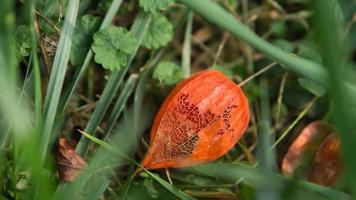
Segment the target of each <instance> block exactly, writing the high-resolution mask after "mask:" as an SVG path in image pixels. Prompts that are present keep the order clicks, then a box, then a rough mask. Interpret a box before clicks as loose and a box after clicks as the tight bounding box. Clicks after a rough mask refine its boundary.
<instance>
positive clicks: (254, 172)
mask: <svg viewBox="0 0 356 200" xmlns="http://www.w3.org/2000/svg"><path fill="white" fill-rule="evenodd" d="M181 171H183V172H187V173H194V174H196V175H199V174H200V175H205V176H209V177H214V178H218V179H222V180H226V181H228V182H231V183H235V182H236V181H237V180H239V179H241V178H243V179H244V180H245V181H247V182H248V183H251V184H253V185H254V186H255V187H261V186H263V185H264V184H265V183H266V182H267V183H268V182H271V181H274V182H275V184H276V186H277V187H278V188H280V189H283V188H286V186H287V185H291V184H294V186H295V187H297V189H298V190H301V192H303V191H305V192H306V191H309V192H312V193H314V194H317V195H318V196H320V197H324V198H323V199H338V200H341V199H344V200H351V197H350V196H349V195H348V194H346V193H343V192H340V191H337V190H333V189H330V188H327V187H323V186H320V185H317V184H313V183H310V182H306V181H299V180H295V179H293V178H290V177H285V176H282V175H279V174H273V176H272V179H270V177H266V176H265V174H264V173H263V172H261V171H260V170H258V169H256V168H254V167H251V166H247V165H243V164H206V165H199V166H196V167H192V168H187V169H181ZM306 195H308V194H306ZM306 199H308V198H306Z"/></svg>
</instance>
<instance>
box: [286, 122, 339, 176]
mask: <svg viewBox="0 0 356 200" xmlns="http://www.w3.org/2000/svg"><path fill="white" fill-rule="evenodd" d="M333 129H334V128H333V126H332V125H330V124H328V123H325V122H322V121H314V122H312V123H310V124H308V126H306V127H305V128H304V129H303V131H302V132H301V133H300V134H299V136H298V137H297V138H296V139H295V140H294V142H293V144H292V145H291V146H290V148H289V149H288V151H287V153H286V155H285V156H284V158H283V160H282V166H281V171H282V173H283V174H284V175H289V176H291V175H293V174H294V172H295V170H296V169H297V168H298V167H300V166H301V165H302V164H303V162H305V161H306V160H308V158H311V157H312V155H313V154H314V153H315V152H316V150H317V149H318V147H319V146H320V144H321V143H322V142H323V140H324V139H325V138H326V137H327V135H328V134H330V133H332V132H333Z"/></svg>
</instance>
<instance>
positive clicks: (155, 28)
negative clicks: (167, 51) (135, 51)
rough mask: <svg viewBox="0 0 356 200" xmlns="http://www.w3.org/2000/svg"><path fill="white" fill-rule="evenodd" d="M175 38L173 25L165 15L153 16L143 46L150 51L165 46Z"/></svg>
mask: <svg viewBox="0 0 356 200" xmlns="http://www.w3.org/2000/svg"><path fill="white" fill-rule="evenodd" d="M172 37H173V25H172V24H171V23H170V22H169V21H168V19H167V18H166V17H165V16H164V15H160V14H157V15H155V16H153V18H152V21H151V24H150V26H149V27H148V29H147V33H146V35H145V37H144V38H143V41H142V45H143V46H144V47H146V48H148V49H157V48H159V47H162V46H165V45H166V44H167V43H168V42H169V41H171V40H172Z"/></svg>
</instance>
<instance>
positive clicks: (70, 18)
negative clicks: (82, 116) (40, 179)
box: [40, 0, 79, 161]
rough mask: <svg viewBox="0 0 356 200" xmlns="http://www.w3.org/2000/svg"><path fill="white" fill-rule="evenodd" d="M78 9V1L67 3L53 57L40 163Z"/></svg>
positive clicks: (46, 100) (52, 118) (57, 98)
mask: <svg viewBox="0 0 356 200" xmlns="http://www.w3.org/2000/svg"><path fill="white" fill-rule="evenodd" d="M78 9H79V0H72V1H69V4H68V6H67V10H66V14H65V20H64V25H63V28H62V32H61V34H60V38H59V42H58V47H57V51H56V54H55V57H54V61H53V66H52V72H51V76H50V80H49V83H48V89H47V93H46V98H45V105H44V124H43V135H42V141H41V145H40V149H41V150H40V152H41V158H42V161H44V159H45V157H46V154H47V153H48V152H47V149H48V145H49V143H50V139H51V133H52V128H53V125H54V121H55V117H56V114H57V108H58V103H59V99H60V96H61V91H62V87H63V82H64V77H65V74H66V71H67V65H68V60H69V53H70V48H71V44H72V37H73V32H74V27H75V22H76V19H77V14H78Z"/></svg>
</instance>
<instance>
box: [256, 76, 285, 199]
mask: <svg viewBox="0 0 356 200" xmlns="http://www.w3.org/2000/svg"><path fill="white" fill-rule="evenodd" d="M267 88H268V84H267V80H266V79H261V82H260V95H261V98H260V99H261V102H260V105H261V120H260V122H259V131H258V139H259V141H258V154H257V158H258V161H259V165H257V168H258V169H259V170H260V171H261V172H262V173H263V174H265V176H266V177H267V178H266V179H265V180H269V181H266V182H264V184H262V185H261V187H257V191H256V199H260V200H264V199H265V200H269V199H270V200H278V199H280V195H279V191H278V188H277V187H276V185H275V183H276V181H275V180H274V179H273V172H275V171H276V163H275V160H276V158H275V153H274V151H273V150H272V151H270V148H271V146H272V132H271V128H270V127H271V118H270V116H271V112H270V102H269V95H268V92H267V91H268V89H267Z"/></svg>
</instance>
